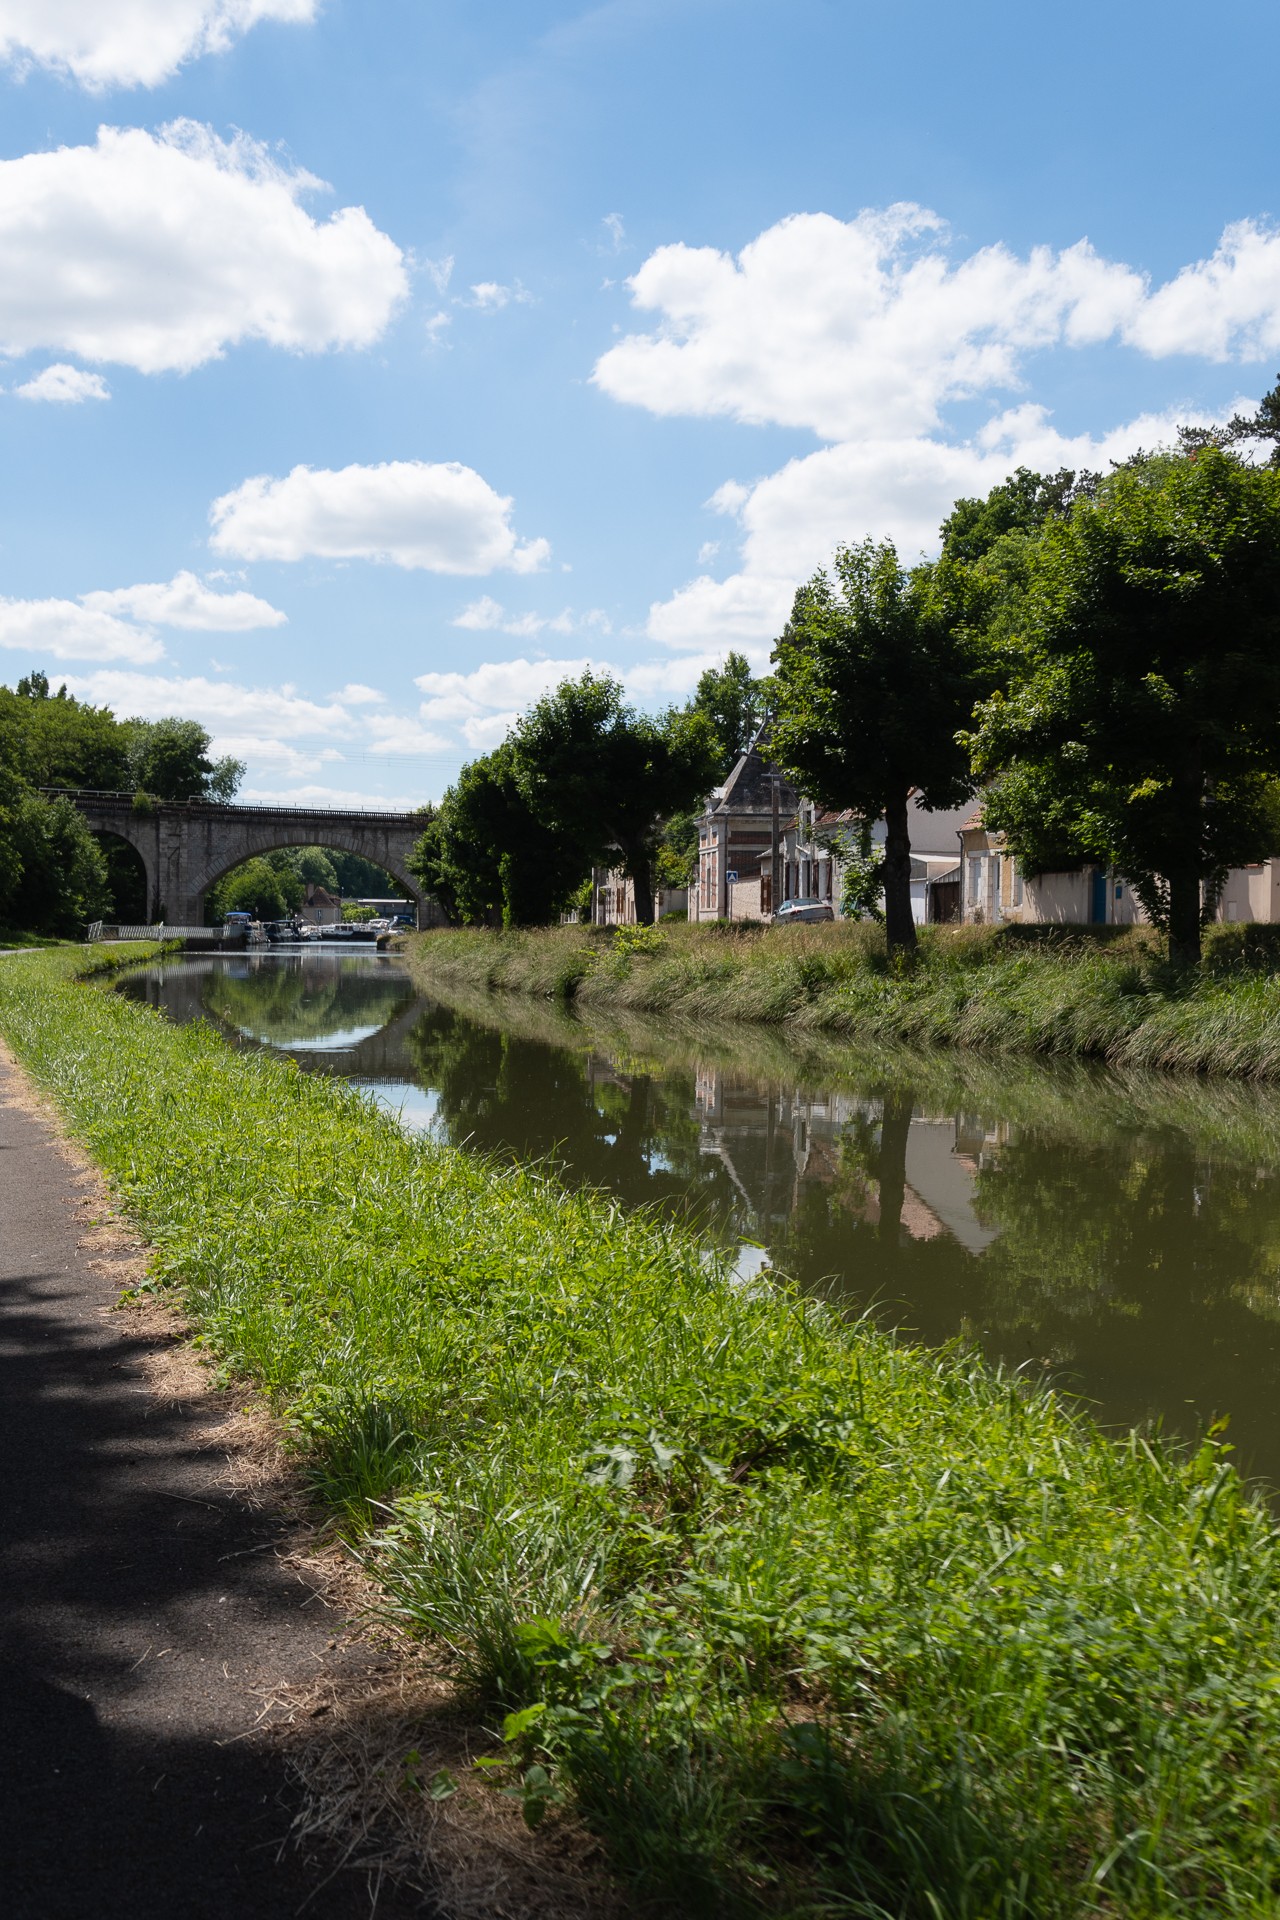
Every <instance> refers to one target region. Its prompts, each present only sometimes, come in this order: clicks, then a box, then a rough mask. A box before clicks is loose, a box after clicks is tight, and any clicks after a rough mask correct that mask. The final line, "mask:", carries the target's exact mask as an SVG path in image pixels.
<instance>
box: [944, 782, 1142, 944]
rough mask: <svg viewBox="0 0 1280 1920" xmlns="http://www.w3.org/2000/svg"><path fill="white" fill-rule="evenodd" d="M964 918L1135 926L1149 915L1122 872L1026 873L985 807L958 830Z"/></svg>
mask: <svg viewBox="0 0 1280 1920" xmlns="http://www.w3.org/2000/svg"><path fill="white" fill-rule="evenodd" d="M960 865H961V870H962V890H961V916H960V917H961V919H962V920H963V921H964V923H965V925H966V926H998V925H1000V924H1001V923H1002V922H1007V923H1009V924H1012V925H1014V926H1033V925H1042V926H1081V927H1088V926H1126V927H1127V926H1133V925H1135V924H1136V923H1137V922H1139V921H1144V920H1145V919H1146V917H1147V916H1146V914H1145V912H1144V911H1143V908H1142V905H1141V903H1140V902H1139V900H1138V897H1137V895H1136V894H1135V893H1134V891H1133V888H1132V887H1131V886H1130V885H1129V883H1128V881H1127V880H1126V879H1125V878H1124V876H1123V875H1122V874H1118V873H1113V872H1111V871H1110V870H1109V869H1108V868H1106V867H1101V866H1097V865H1089V864H1087V863H1082V864H1081V865H1079V866H1076V867H1063V868H1060V869H1058V870H1057V871H1054V872H1051V873H1037V874H1026V875H1024V874H1023V873H1022V872H1021V871H1020V870H1019V867H1018V862H1017V861H1016V860H1015V859H1014V857H1013V855H1012V854H1011V853H1009V852H1008V851H1007V849H1006V847H1005V839H1004V835H1003V834H1002V833H996V832H995V831H994V830H992V829H990V828H988V827H985V826H984V825H983V823H982V810H981V808H978V809H977V811H975V812H973V813H971V814H970V816H969V818H968V819H967V820H966V821H965V823H964V826H963V828H962V829H961V833H960Z"/></svg>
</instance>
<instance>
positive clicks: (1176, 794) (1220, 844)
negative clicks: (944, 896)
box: [970, 447, 1280, 960]
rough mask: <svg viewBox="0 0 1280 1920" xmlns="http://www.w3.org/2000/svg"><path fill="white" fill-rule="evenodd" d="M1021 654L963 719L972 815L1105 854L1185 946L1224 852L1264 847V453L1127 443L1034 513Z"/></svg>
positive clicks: (1275, 528)
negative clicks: (1097, 475) (1090, 493)
mask: <svg viewBox="0 0 1280 1920" xmlns="http://www.w3.org/2000/svg"><path fill="white" fill-rule="evenodd" d="M1021 624H1022V652H1021V658H1020V661H1019V664H1018V667H1017V669H1016V671H1015V674H1014V677H1013V683H1012V685H1011V687H1010V688H1009V690H1008V691H1007V692H997V693H995V694H993V695H992V696H991V697H990V698H989V699H988V700H987V702H986V703H985V705H984V706H983V708H982V710H981V712H980V714H979V716H978V721H977V724H976V726H975V728H974V730H973V733H972V735H971V736H970V744H971V746H972V749H973V754H974V766H975V770H976V771H977V772H978V774H979V775H980V776H981V777H983V778H984V779H987V780H990V781H991V782H992V785H991V787H990V789H989V791H988V794H987V798H986V801H985V803H984V816H985V818H986V820H987V822H988V824H989V825H991V826H993V827H995V828H997V829H998V830H1001V831H1003V832H1004V834H1005V835H1006V838H1007V841H1008V844H1009V846H1010V847H1011V849H1012V850H1013V851H1014V852H1015V853H1016V854H1018V855H1019V857H1020V858H1021V859H1022V860H1023V862H1024V864H1025V865H1026V866H1027V867H1028V868H1029V869H1031V870H1034V869H1035V868H1037V867H1039V866H1042V865H1044V864H1046V863H1048V862H1050V861H1057V860H1059V859H1061V858H1062V857H1063V853H1064V850H1065V851H1066V852H1067V853H1074V854H1075V856H1076V857H1077V858H1084V859H1091V860H1096V861H1098V862H1099V863H1101V864H1105V865H1112V864H1114V865H1116V866H1118V867H1119V868H1120V869H1121V870H1122V871H1123V872H1124V873H1125V874H1126V876H1127V877H1128V878H1129V880H1130V881H1131V883H1132V884H1133V887H1134V890H1135V892H1137V894H1138V896H1139V898H1140V899H1141V900H1142V902H1143V904H1144V906H1145V907H1146V909H1147V911H1148V913H1149V914H1150V916H1151V918H1152V919H1153V920H1154V921H1155V922H1156V924H1157V925H1161V926H1164V927H1167V929H1168V931H1169V937H1170V947H1171V951H1172V952H1173V953H1174V954H1175V955H1176V956H1178V957H1180V958H1182V959H1188V960H1191V959H1195V958H1197V957H1198V955H1199V951H1200V931H1201V922H1202V917H1203V916H1204V915H1205V914H1206V913H1209V912H1211V911H1212V909H1213V903H1214V901H1215V899H1216V893H1217V889H1218V887H1219V886H1220V883H1221V880H1222V877H1223V875H1224V874H1225V872H1226V870H1227V868H1229V867H1232V866H1240V865H1244V864H1246V863H1248V862H1249V861H1252V860H1259V859H1262V858H1264V857H1266V856H1267V855H1268V854H1270V853H1273V852H1274V851H1275V850H1276V837H1277V815H1276V805H1275V789H1274V786H1273V782H1274V781H1275V780H1276V778H1277V777H1280V724H1278V722H1277V715H1278V714H1280V471H1278V470H1277V469H1275V468H1270V467H1254V466H1249V465H1246V464H1245V463H1243V462H1242V461H1240V460H1238V459H1236V458H1233V457H1232V456H1231V455H1230V454H1229V453H1226V452H1224V451H1222V450H1221V449H1218V448H1214V447H1207V448H1203V449H1200V450H1198V451H1195V452H1193V454H1192V456H1191V457H1189V458H1188V457H1181V456H1178V455H1159V456H1151V457H1146V458H1144V459H1142V460H1140V461H1135V462H1133V463H1131V464H1129V465H1127V466H1125V467H1123V468H1121V469H1119V470H1118V471H1116V472H1115V473H1113V474H1112V475H1111V476H1110V477H1109V478H1108V479H1107V480H1106V481H1104V482H1103V483H1102V484H1101V485H1100V487H1099V488H1098V490H1097V493H1096V496H1095V497H1094V498H1092V499H1086V498H1082V499H1078V500H1077V501H1076V502H1075V504H1074V506H1073V507H1072V509H1071V512H1070V514H1069V515H1068V516H1067V517H1066V518H1064V519H1054V520H1050V521H1048V522H1047V523H1046V525H1045V527H1044V530H1043V533H1042V535H1041V537H1040V539H1039V541H1038V543H1037V545H1036V548H1035V551H1034V554H1033V556H1032V559H1031V565H1030V570H1029V576H1028V581H1027V588H1026V595H1025V600H1024V603H1023V607H1022V610H1021Z"/></svg>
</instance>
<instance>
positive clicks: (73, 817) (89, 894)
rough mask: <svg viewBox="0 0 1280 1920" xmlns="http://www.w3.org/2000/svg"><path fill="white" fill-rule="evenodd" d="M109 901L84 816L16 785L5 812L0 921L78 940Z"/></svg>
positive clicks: (0, 813)
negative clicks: (77, 937)
mask: <svg viewBox="0 0 1280 1920" xmlns="http://www.w3.org/2000/svg"><path fill="white" fill-rule="evenodd" d="M2 791H3V790H2V789H0V792H2ZM110 902H111V894H110V889H109V887H108V884H107V864H106V860H105V858H104V857H103V852H102V848H101V847H100V846H99V845H98V842H97V841H96V840H95V839H94V837H93V834H92V833H91V832H90V831H89V828H88V826H87V825H86V823H85V819H84V815H83V814H82V813H80V812H79V811H78V810H77V809H76V807H75V805H74V804H73V802H72V801H70V800H64V799H60V798H58V797H57V796H46V795H44V794H40V793H33V792H32V791H31V790H30V789H29V788H27V789H23V788H21V787H20V786H18V785H17V784H16V783H15V785H14V786H13V787H11V788H10V790H9V794H8V800H7V804H5V805H4V806H3V807H0V918H3V919H4V920H6V921H7V922H8V923H9V924H10V925H11V926H15V927H23V928H27V929H29V930H30V931H31V932H34V933H48V934H58V935H62V936H64V937H66V938H74V937H76V936H83V934H84V930H85V927H86V925H87V924H88V922H89V921H91V920H97V919H99V918H100V917H101V916H102V914H104V913H105V912H106V911H107V910H108V908H109V906H110Z"/></svg>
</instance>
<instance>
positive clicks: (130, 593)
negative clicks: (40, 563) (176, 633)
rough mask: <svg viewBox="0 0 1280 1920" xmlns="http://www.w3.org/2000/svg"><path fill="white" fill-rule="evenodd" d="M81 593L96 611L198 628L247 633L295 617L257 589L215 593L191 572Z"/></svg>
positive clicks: (204, 630)
mask: <svg viewBox="0 0 1280 1920" xmlns="http://www.w3.org/2000/svg"><path fill="white" fill-rule="evenodd" d="M80 599H81V602H82V604H83V605H84V606H86V607H90V608H92V609H93V610H94V611H95V612H99V613H115V614H131V615H132V616H133V618H134V619H135V620H145V621H148V622H149V623H151V624H152V625H155V626H160V627H182V628H185V629H187V630H189V631H191V632H194V633H247V632H249V631H250V630H251V629H253V628H255V627H282V626H284V624H285V622H286V621H287V619H288V617H289V616H288V615H287V614H285V613H281V611H280V609H279V608H278V607H273V606H271V605H270V603H269V602H268V601H266V600H260V599H258V597H257V595H256V594H252V593H245V592H243V591H240V592H235V593H215V592H214V591H213V589H212V588H211V587H209V586H208V585H206V584H205V583H204V582H203V581H201V580H198V579H197V578H196V576H195V574H194V573H187V572H183V573H177V574H175V575H174V577H173V579H172V580H169V581H166V582H165V583H164V584H163V585H162V584H160V583H158V582H157V583H155V584H153V585H143V586H136V587H114V588H112V589H110V590H109V591H100V592H96V593H83V594H81V596H80Z"/></svg>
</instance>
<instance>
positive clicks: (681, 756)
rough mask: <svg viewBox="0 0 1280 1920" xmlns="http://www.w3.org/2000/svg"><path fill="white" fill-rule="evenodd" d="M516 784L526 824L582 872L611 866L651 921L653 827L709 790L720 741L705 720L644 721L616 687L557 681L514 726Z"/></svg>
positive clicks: (639, 914)
mask: <svg viewBox="0 0 1280 1920" xmlns="http://www.w3.org/2000/svg"><path fill="white" fill-rule="evenodd" d="M512 747H513V755H514V767H515V775H516V780H517V783H518V785H519V788H520V791H521V793H522V795H523V796H524V798H525V800H526V801H527V803H528V805H529V808H530V810H531V811H532V813H533V814H534V816H535V818H537V819H538V820H540V821H541V822H542V823H543V825H544V826H545V827H546V828H547V829H548V830H549V831H551V832H553V833H555V834H557V835H560V836H562V837H563V839H564V841H565V842H566V844H569V845H572V846H574V847H575V848H576V849H577V858H578V861H579V864H580V866H581V867H586V866H587V865H590V864H592V863H593V862H599V863H602V864H603V863H606V862H613V861H617V862H618V863H619V864H620V865H621V867H622V869H623V871H624V872H625V873H627V874H628V875H629V876H630V878H631V881H632V884H633V886H634V888H635V900H636V919H637V920H638V921H641V922H642V923H648V922H651V921H652V919H653V869H654V860H655V857H656V854H657V850H658V845H659V842H660V839H661V835H662V822H663V821H664V820H665V819H667V818H669V817H670V815H672V814H673V813H678V812H681V811H684V810H687V809H689V808H691V807H693V806H694V805H695V804H696V803H697V802H698V801H700V800H701V799H702V798H703V797H704V795H705V794H706V793H708V792H709V790H710V789H711V788H712V787H713V786H714V785H715V783H716V779H717V776H718V772H719V767H720V763H721V751H722V750H721V743H720V741H719V739H718V737H717V735H716V731H715V728H714V727H713V726H712V723H711V722H710V720H709V719H708V718H707V716H706V714H705V713H700V712H692V711H689V710H686V711H684V712H677V711H674V710H673V711H672V712H669V713H667V714H665V715H663V716H662V718H661V719H652V718H650V717H649V716H648V715H646V714H640V713H637V712H636V711H635V709H634V708H633V707H629V706H628V705H627V704H626V702H625V701H624V699H623V692H622V687H621V685H620V683H619V682H618V681H616V680H613V679H610V678H609V677H608V676H607V675H602V674H593V673H585V674H583V676H582V678H581V679H580V680H565V681H563V682H562V684H561V685H560V686H559V687H557V688H556V690H555V691H554V693H549V694H547V695H546V697H545V698H544V699H542V700H540V701H539V702H538V704H537V705H536V706H535V707H534V708H533V709H532V710H531V711H530V712H529V713H528V714H526V715H525V717H524V718H523V719H522V720H521V721H520V722H519V724H518V726H517V727H516V731H515V735H514V738H513V742H512Z"/></svg>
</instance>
